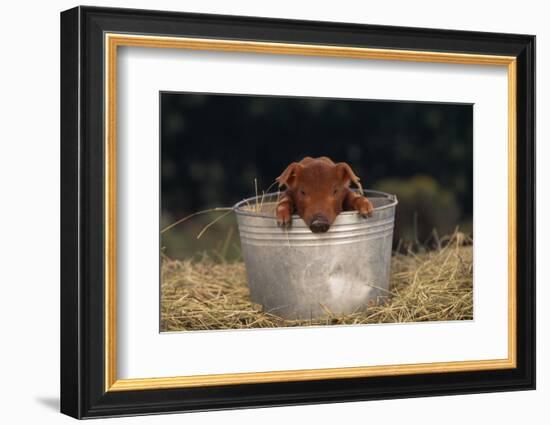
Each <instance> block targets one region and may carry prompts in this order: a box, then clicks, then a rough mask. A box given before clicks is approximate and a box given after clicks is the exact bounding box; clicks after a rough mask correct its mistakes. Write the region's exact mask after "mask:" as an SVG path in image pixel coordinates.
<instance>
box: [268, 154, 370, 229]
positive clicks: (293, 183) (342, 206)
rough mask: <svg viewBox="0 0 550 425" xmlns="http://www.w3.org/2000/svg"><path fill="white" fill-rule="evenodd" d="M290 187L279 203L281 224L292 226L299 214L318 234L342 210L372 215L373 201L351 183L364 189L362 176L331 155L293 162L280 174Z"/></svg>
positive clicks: (281, 181) (278, 221)
mask: <svg viewBox="0 0 550 425" xmlns="http://www.w3.org/2000/svg"><path fill="white" fill-rule="evenodd" d="M277 182H278V183H279V187H281V186H285V187H286V190H285V191H284V193H283V194H282V196H281V198H280V199H279V201H278V203H277V208H276V216H277V223H278V224H279V225H280V226H284V227H287V226H290V225H291V220H292V214H293V213H297V214H298V215H299V216H300V217H301V218H302V219H303V220H304V222H305V223H306V225H307V226H308V227H309V228H310V230H311V231H312V232H314V233H323V232H327V231H328V230H329V228H330V226H331V225H332V223H334V220H335V219H336V217H337V216H338V214H340V213H341V212H342V211H353V210H356V211H358V212H359V214H361V215H362V216H363V217H367V216H370V215H372V211H373V206H372V203H371V202H370V201H369V200H368V199H367V198H366V197H365V196H363V195H361V194H359V193H357V192H354V191H352V190H351V189H350V187H349V186H350V183H352V182H353V183H354V184H356V185H357V186H358V187H359V188H361V184H360V183H359V178H358V177H357V176H356V175H355V173H354V172H353V170H352V169H351V167H350V166H349V165H348V164H346V163H345V162H339V163H334V162H333V161H332V160H331V159H330V158H327V157H326V156H322V157H320V158H311V157H309V156H308V157H305V158H304V159H302V160H301V161H300V162H293V163H292V164H290V165H289V166H288V167H287V168H286V170H285V171H283V173H282V174H281V175H280V176H279V177H277Z"/></svg>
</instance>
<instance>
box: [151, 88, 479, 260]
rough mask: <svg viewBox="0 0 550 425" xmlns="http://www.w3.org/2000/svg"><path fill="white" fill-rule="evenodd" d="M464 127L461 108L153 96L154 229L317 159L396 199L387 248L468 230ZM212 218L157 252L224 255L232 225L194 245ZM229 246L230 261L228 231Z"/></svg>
mask: <svg viewBox="0 0 550 425" xmlns="http://www.w3.org/2000/svg"><path fill="white" fill-rule="evenodd" d="M472 125H473V114H472V105H466V104H445V103H424V102H394V101H370V100H346V99H324V98H303V97H277V96H244V95H212V94H193V93H172V92H169V93H162V94H161V227H164V226H166V225H168V224H170V223H172V222H174V221H176V220H177V219H179V218H181V217H184V216H186V215H188V214H191V213H193V212H196V211H200V210H204V209H207V208H213V207H228V206H232V205H233V204H235V203H236V202H238V201H239V200H241V199H243V198H245V197H249V196H253V195H254V192H255V189H254V179H257V181H258V187H259V188H260V189H264V190H265V189H267V187H268V186H269V185H270V184H271V183H273V181H274V179H275V178H276V177H277V176H278V175H279V174H280V173H281V172H282V170H283V169H284V168H285V167H286V166H287V165H288V164H289V163H290V162H292V161H298V160H300V159H301V158H303V157H304V156H323V155H325V156H329V157H331V158H332V159H333V160H334V161H336V162H339V161H346V162H348V163H349V164H350V165H351V167H352V168H353V169H354V171H355V173H356V174H357V175H358V176H359V177H360V178H361V181H362V183H363V186H364V188H365V189H372V188H382V187H386V188H387V189H382V190H385V191H389V192H394V193H397V195H398V197H399V201H400V203H399V206H398V209H397V211H398V222H399V223H398V227H397V229H396V243H398V241H399V240H400V239H402V240H403V241H405V242H406V243H409V244H410V242H411V241H414V240H415V238H417V239H419V240H420V242H423V241H422V240H421V239H423V238H425V237H426V235H428V237H429V233H430V232H431V231H432V229H434V228H435V229H436V230H437V232H439V234H445V233H449V230H450V231H451V232H452V230H453V229H454V227H455V226H456V225H461V227H462V228H464V226H466V227H468V226H470V227H471V221H472V205H473V198H472V184H473V172H472V170H473V168H472V167H473V162H472V158H473V151H472V148H473V146H472V137H473V130H472V128H473V127H472ZM419 176H423V177H419ZM416 186H418V187H416ZM217 215H219V213H218V214H212V215H208V217H206V216H205V217H197V218H193V219H191V220H189V221H187V222H185V223H183V224H181V225H179V226H176V227H174V228H173V229H171V230H170V231H168V232H166V233H165V234H163V238H162V244H163V246H164V249H165V253H166V254H167V255H169V256H170V257H172V258H183V257H187V256H191V255H195V254H196V253H197V252H200V251H201V250H203V249H214V250H219V249H223V246H224V245H223V244H224V243H225V242H224V241H225V238H226V237H227V234H228V233H229V232H230V228H231V227H234V218H233V219H232V218H229V217H227V218H224V219H223V220H221V221H220V222H219V223H216V224H215V225H214V226H212V227H211V228H209V230H208V232H206V234H205V235H204V236H203V237H202V238H201V239H200V240H198V241H197V239H196V238H195V237H194V236H196V235H197V234H198V233H199V232H200V229H201V228H202V227H203V226H204V225H206V224H207V223H208V222H210V221H211V220H213V219H214V218H215V217H216V216H217ZM415 223H416V224H415ZM415 226H416V227H415ZM229 246H232V247H235V248H234V249H233V248H232V249H227V250H226V255H228V256H229V258H236V257H238V254H237V253H236V252H237V248H238V235H237V232H235V231H233V233H232V234H231V237H230V242H229Z"/></svg>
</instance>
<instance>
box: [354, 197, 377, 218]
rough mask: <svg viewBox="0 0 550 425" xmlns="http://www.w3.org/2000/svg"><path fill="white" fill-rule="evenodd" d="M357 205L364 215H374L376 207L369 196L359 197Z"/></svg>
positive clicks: (360, 212)
mask: <svg viewBox="0 0 550 425" xmlns="http://www.w3.org/2000/svg"><path fill="white" fill-rule="evenodd" d="M355 207H356V209H357V211H358V212H359V214H361V216H362V217H365V218H366V217H372V213H373V211H374V207H373V205H372V203H371V202H370V201H369V200H368V199H367V198H359V199H357V201H355Z"/></svg>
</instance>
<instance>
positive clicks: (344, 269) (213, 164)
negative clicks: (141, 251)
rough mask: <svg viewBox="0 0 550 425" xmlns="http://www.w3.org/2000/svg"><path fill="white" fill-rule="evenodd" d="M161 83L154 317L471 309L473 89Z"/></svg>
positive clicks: (228, 324)
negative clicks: (386, 95) (352, 94)
mask: <svg viewBox="0 0 550 425" xmlns="http://www.w3.org/2000/svg"><path fill="white" fill-rule="evenodd" d="M159 96H160V102H159V104H160V135H159V137H160V163H161V164H160V186H161V187H160V193H161V202H160V204H161V205H160V217H161V223H160V227H161V228H160V247H161V250H160V265H161V266H160V268H161V270H160V304H161V306H160V312H161V313H160V331H161V332H174V331H206V330H230V329H254V328H280V327H297V326H325V325H371V324H380V323H404V322H433V321H457V320H473V319H474V311H473V285H474V283H473V108H474V105H472V104H467V103H438V102H412V101H398V100H395V101H393V100H392V101H388V100H377V99H340V98H322V97H298V96H294V97H290V96H288V97H287V96H271V95H269V96H267V95H255V94H223V93H193V92H171V91H163V92H161V93H160V94H159Z"/></svg>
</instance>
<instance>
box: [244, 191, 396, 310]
mask: <svg viewBox="0 0 550 425" xmlns="http://www.w3.org/2000/svg"><path fill="white" fill-rule="evenodd" d="M277 196H278V194H277V193H269V194H266V195H264V196H263V197H262V196H259V197H253V198H248V199H245V200H243V201H241V202H239V203H237V204H236V205H235V207H234V208H235V212H236V215H237V222H238V226H239V235H240V239H241V248H242V254H243V258H244V262H245V266H246V272H247V276H248V286H249V287H250V297H251V299H252V301H253V302H255V303H259V304H261V305H262V306H263V310H264V311H265V312H268V313H271V314H274V315H277V316H280V317H283V318H286V319H315V318H321V317H326V316H330V315H343V314H351V313H354V312H358V311H365V310H366V309H367V307H368V306H369V303H370V302H372V301H375V302H376V301H377V299H378V298H379V297H381V296H382V297H383V296H386V295H387V291H388V290H389V283H390V262H391V250H392V236H393V227H394V216H395V207H396V205H397V199H396V197H395V196H394V195H390V194H387V193H383V192H377V191H365V196H367V197H368V198H369V200H370V201H371V202H372V203H373V206H374V212H373V215H372V217H368V218H363V217H361V216H360V215H359V214H358V213H357V212H355V211H345V212H342V213H340V215H339V216H338V217H337V218H336V221H335V222H334V223H333V225H332V226H331V228H330V229H329V231H328V232H326V233H313V232H311V230H310V229H309V228H308V227H307V225H306V224H305V223H304V221H303V220H302V219H301V218H300V217H298V216H297V215H294V216H293V217H292V226H291V227H290V228H289V229H283V228H281V227H279V226H277V222H276V220H275V213H274V211H275V205H276V202H277Z"/></svg>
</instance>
